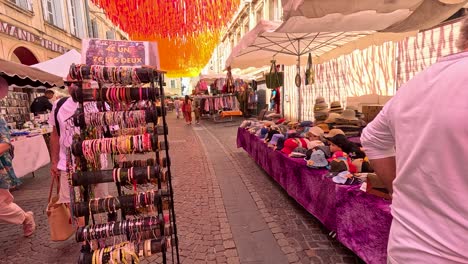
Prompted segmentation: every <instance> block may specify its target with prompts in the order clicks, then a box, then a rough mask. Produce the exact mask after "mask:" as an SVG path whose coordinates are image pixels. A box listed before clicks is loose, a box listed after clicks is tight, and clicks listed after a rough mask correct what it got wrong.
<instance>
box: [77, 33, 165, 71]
mask: <svg viewBox="0 0 468 264" xmlns="http://www.w3.org/2000/svg"><path fill="white" fill-rule="evenodd" d="M81 52H82V54H81V60H82V63H84V64H87V65H106V66H135V67H139V66H144V65H148V66H153V67H156V68H157V69H159V53H158V45H157V43H156V42H147V41H125V40H107V39H84V40H83V42H82V51H81Z"/></svg>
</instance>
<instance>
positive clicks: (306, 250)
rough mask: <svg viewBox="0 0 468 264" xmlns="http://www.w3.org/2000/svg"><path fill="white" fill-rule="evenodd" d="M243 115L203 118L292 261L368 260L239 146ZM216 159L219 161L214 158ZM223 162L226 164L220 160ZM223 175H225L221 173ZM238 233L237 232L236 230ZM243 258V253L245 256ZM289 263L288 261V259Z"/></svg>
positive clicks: (212, 138) (209, 139)
mask: <svg viewBox="0 0 468 264" xmlns="http://www.w3.org/2000/svg"><path fill="white" fill-rule="evenodd" d="M241 121H242V119H237V120H235V121H234V122H228V123H213V122H211V121H208V120H206V121H204V122H202V125H201V126H202V129H203V130H204V132H205V133H206V134H207V135H209V136H205V138H206V139H207V141H204V143H208V142H209V144H210V145H215V144H216V145H217V146H218V147H220V148H221V149H222V150H223V152H224V156H225V157H224V159H226V160H228V161H227V162H228V163H229V164H232V165H231V166H232V167H234V168H235V170H236V171H237V176H238V177H240V178H241V179H242V182H243V185H244V186H246V187H247V189H248V191H249V193H250V196H251V198H252V199H253V200H254V201H255V203H256V205H257V211H258V212H260V213H261V215H262V217H263V220H264V222H266V223H267V224H268V227H269V228H270V230H271V233H272V234H273V235H274V237H275V240H276V242H277V244H278V245H279V246H280V248H281V251H282V252H283V253H284V254H285V255H286V257H287V259H288V261H289V262H290V263H364V262H363V261H362V260H360V259H359V258H358V257H357V256H355V255H354V254H353V253H352V252H351V251H350V250H348V249H346V248H345V247H344V246H342V245H341V244H340V243H339V242H337V241H336V240H335V239H332V238H331V237H329V236H328V231H327V230H325V228H324V227H323V226H322V224H321V223H320V222H319V221H318V220H317V219H316V218H314V217H313V216H312V215H311V214H309V213H308V212H307V211H306V210H305V209H304V208H302V207H301V206H300V205H299V204H298V203H297V202H296V201H295V200H294V199H292V198H290V197H289V196H288V194H287V193H286V192H285V191H284V190H283V189H282V188H281V186H279V185H278V184H277V183H276V182H275V181H274V180H273V179H272V178H271V177H270V176H268V174H266V173H265V171H263V169H261V168H260V167H259V166H257V164H256V163H255V161H253V160H252V159H251V158H250V156H249V155H248V154H247V153H246V152H245V151H244V150H243V149H237V145H236V134H237V127H238V126H239V124H240V122H241ZM212 162H216V161H212ZM219 166H222V165H221V164H219ZM217 176H218V177H223V175H217ZM234 236H235V234H234ZM241 259H242V257H241ZM285 263H287V262H285Z"/></svg>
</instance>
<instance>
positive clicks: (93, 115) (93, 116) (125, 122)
mask: <svg viewBox="0 0 468 264" xmlns="http://www.w3.org/2000/svg"><path fill="white" fill-rule="evenodd" d="M84 120H85V123H86V125H87V126H116V125H117V126H119V127H137V126H140V125H142V124H146V111H145V110H135V111H114V112H87V113H85V115H84Z"/></svg>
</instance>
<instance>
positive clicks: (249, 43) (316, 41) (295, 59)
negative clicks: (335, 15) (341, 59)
mask: <svg viewBox="0 0 468 264" xmlns="http://www.w3.org/2000/svg"><path fill="white" fill-rule="evenodd" d="M280 25H281V24H280V23H278V22H273V21H265V20H262V21H260V22H259V23H258V24H257V26H255V28H254V29H253V30H251V31H250V32H249V33H247V34H246V35H245V36H244V37H243V38H242V39H241V40H240V41H239V44H238V45H237V46H236V47H234V49H233V50H232V52H231V54H230V56H229V57H228V59H227V60H226V66H231V68H248V67H257V68H260V67H263V66H266V65H268V64H270V61H271V59H272V58H273V59H275V60H276V61H277V62H278V63H279V64H286V65H294V64H296V65H297V76H296V78H297V77H299V78H300V65H301V56H303V55H306V54H308V53H313V54H314V55H320V54H323V53H326V52H328V51H331V50H333V49H335V48H337V47H339V46H341V45H344V44H346V43H348V42H351V41H354V40H357V39H359V38H361V37H363V36H366V34H367V33H366V32H338V33H330V32H324V33H283V32H276V29H278V27H279V26H280ZM299 83H301V82H298V84H299ZM300 87H301V85H300V84H299V85H298V94H299V102H300V100H301V93H300ZM300 113H301V103H299V104H298V119H299V120H300V119H301V116H300Z"/></svg>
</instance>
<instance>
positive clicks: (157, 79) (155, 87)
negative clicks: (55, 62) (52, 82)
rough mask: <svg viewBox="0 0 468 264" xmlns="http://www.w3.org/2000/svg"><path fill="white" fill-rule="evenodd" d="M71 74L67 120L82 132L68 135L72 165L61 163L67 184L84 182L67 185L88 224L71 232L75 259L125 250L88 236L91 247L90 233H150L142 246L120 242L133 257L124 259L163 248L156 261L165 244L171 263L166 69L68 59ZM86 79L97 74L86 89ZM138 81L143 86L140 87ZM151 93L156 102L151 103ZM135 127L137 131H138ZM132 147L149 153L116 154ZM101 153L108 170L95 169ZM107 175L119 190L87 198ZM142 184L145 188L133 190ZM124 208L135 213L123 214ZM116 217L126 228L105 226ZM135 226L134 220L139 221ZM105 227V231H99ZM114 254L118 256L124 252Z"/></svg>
mask: <svg viewBox="0 0 468 264" xmlns="http://www.w3.org/2000/svg"><path fill="white" fill-rule="evenodd" d="M70 77H71V78H72V79H73V80H72V81H67V82H66V84H67V85H69V86H70V95H71V97H72V99H73V100H74V101H76V102H79V107H78V109H77V111H76V113H75V114H74V115H73V116H72V118H71V121H70V122H71V123H73V124H74V125H75V126H76V127H78V128H79V129H80V136H79V137H75V138H74V140H73V143H72V145H71V146H70V148H69V151H68V152H69V153H71V154H73V156H74V159H73V158H72V157H70V160H73V162H74V163H73V162H70V164H72V163H73V164H75V165H76V166H72V165H70V166H67V167H69V168H70V169H69V171H68V174H69V180H70V182H71V185H72V186H82V188H81V189H80V188H79V187H77V188H76V189H75V188H73V187H72V190H79V191H77V192H78V194H79V195H75V193H74V191H72V195H71V204H70V208H71V211H72V215H74V216H75V217H81V216H84V217H85V225H86V227H80V228H79V229H78V231H77V233H76V238H77V241H78V242H86V244H85V245H83V246H82V250H81V252H82V253H81V255H80V259H79V263H109V261H110V257H112V256H113V254H109V253H110V252H112V250H114V251H115V250H117V249H118V250H119V252H120V251H122V250H123V249H119V245H114V246H111V247H108V248H105V249H104V248H99V247H100V246H102V241H101V242H100V243H94V244H97V245H98V248H94V247H95V246H93V248H92V247H91V244H90V243H89V240H96V239H103V238H105V237H108V235H111V234H112V235H126V238H127V240H128V241H130V240H131V237H133V236H138V237H139V238H140V239H141V238H145V237H146V238H151V239H152V240H146V241H145V245H144V247H143V246H142V245H140V244H139V243H129V242H125V243H126V244H125V243H124V244H125V250H126V252H127V254H128V255H127V256H130V255H131V256H134V257H135V258H134V257H132V258H131V260H130V261H133V262H137V261H138V256H140V257H143V256H150V255H151V254H157V253H161V254H162V262H163V263H167V261H168V258H167V253H168V250H170V254H171V256H172V258H170V260H171V261H172V263H180V257H179V249H178V236H177V225H176V215H175V210H174V202H173V199H174V197H173V186H172V175H171V162H170V156H169V141H168V137H167V135H168V126H167V122H166V107H165V105H164V104H165V98H164V88H163V83H164V72H161V71H157V70H155V69H154V68H150V67H113V66H112V67H111V66H100V65H76V64H72V65H71V67H70ZM87 80H94V81H97V82H98V88H97V89H96V88H85V86H84V85H83V82H84V81H87ZM144 83H146V84H149V87H142V84H144ZM157 100H158V101H160V102H161V105H156V101H157ZM87 102H96V105H98V107H99V109H98V111H90V109H89V108H87V107H86V103H87ZM110 128H112V129H110ZM124 129H126V131H124V132H128V131H131V133H130V134H131V135H119V133H115V131H120V130H124ZM140 129H141V131H143V132H142V133H138V131H140ZM100 131H101V132H100ZM102 131H103V132H102ZM120 134H124V133H120ZM127 134H128V133H127ZM159 137H162V140H160V139H159ZM136 153H150V154H151V155H154V157H152V158H150V159H146V160H136V161H125V160H122V159H121V158H122V157H126V155H134V154H136ZM102 154H110V155H112V156H113V158H112V162H113V169H110V170H109V169H104V170H102V169H99V168H101V167H100V165H101V160H100V157H101V155H102ZM70 156H71V155H70ZM106 182H114V183H115V186H116V188H117V193H118V195H117V196H114V197H106V198H98V199H95V198H93V199H92V198H91V197H90V186H91V185H94V184H101V183H106ZM140 185H142V186H141V187H144V191H143V189H142V190H139V189H140V188H141V187H140ZM123 186H132V188H131V189H130V190H131V191H130V193H131V192H133V194H128V193H127V194H125V193H124V192H123V190H122V187H123ZM148 187H149V189H148ZM126 192H127V191H126ZM118 211H120V218H121V219H120V221H117V222H116V219H111V218H109V222H108V223H101V224H96V223H95V221H94V220H95V219H94V215H95V214H100V213H108V215H116V213H117V212H118ZM128 215H135V217H136V218H134V219H127V216H128ZM149 215H152V216H149ZM154 215H156V217H157V218H158V219H159V220H158V224H157V225H153V223H152V222H151V223H150V222H147V221H149V220H151V219H154ZM163 215H167V217H162V216H163ZM90 220H92V224H91V223H90ZM117 223H119V227H123V225H124V224H125V229H117V227H115V228H113V229H112V230H111V229H110V227H111V226H112V227H114V225H116V224H117ZM145 223H146V224H145ZM133 225H138V228H134V226H133ZM86 228H88V229H89V228H92V230H91V231H93V232H92V233H90V234H84V232H86V231H85V230H88V229H86ZM95 228H98V229H95ZM155 229H157V230H155ZM103 230H106V231H107V233H105V234H104V233H103ZM96 231H97V233H96ZM91 238H92V239H91ZM140 248H141V249H143V248H144V250H145V252H146V253H147V254H140V253H141V252H140ZM119 252H117V251H116V252H115V253H116V254H117V253H119ZM114 260H115V259H114ZM118 260H119V261H123V257H122V256H121V257H120V258H119V259H118ZM126 261H128V259H127V260H126ZM126 261H125V262H126ZM128 263H130V262H128Z"/></svg>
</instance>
